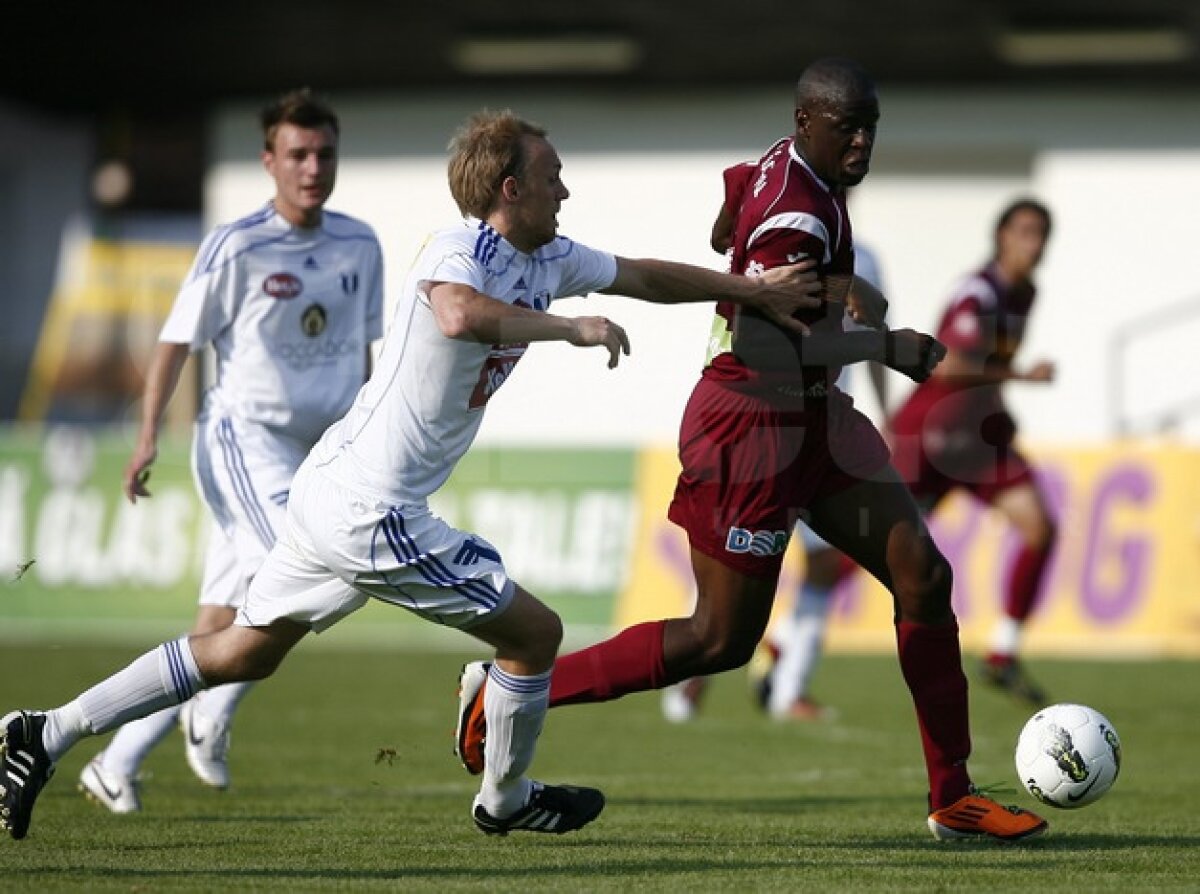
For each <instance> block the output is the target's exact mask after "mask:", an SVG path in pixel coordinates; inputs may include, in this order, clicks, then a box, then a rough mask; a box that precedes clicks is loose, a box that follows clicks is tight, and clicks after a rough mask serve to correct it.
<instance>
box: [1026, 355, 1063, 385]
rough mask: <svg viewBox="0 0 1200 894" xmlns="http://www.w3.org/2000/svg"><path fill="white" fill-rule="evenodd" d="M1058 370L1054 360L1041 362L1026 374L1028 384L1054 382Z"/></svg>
mask: <svg viewBox="0 0 1200 894" xmlns="http://www.w3.org/2000/svg"><path fill="white" fill-rule="evenodd" d="M1056 372H1057V370H1056V369H1055V367H1054V361H1053V360H1039V361H1038V362H1037V363H1035V364H1034V365H1033V366H1032V367H1030V369H1029V372H1027V373H1026V374H1025V381H1026V382H1053V381H1054V374H1055V373H1056Z"/></svg>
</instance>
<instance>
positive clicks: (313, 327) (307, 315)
mask: <svg viewBox="0 0 1200 894" xmlns="http://www.w3.org/2000/svg"><path fill="white" fill-rule="evenodd" d="M327 320H328V317H327V315H326V314H325V308H323V307H321V305H319V304H315V303H314V304H310V305H309V306H308V307H306V308H304V313H302V314H300V331H301V332H303V333H304V334H305V335H307V336H308V337H309V338H316V337H317V336H318V335H320V334H321V333H322V332H324V331H325V324H326V321H327Z"/></svg>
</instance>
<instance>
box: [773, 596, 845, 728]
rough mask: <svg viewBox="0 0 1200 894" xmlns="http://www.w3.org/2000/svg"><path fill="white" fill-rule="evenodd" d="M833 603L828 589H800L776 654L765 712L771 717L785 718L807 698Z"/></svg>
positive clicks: (823, 643) (819, 659) (823, 642)
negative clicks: (795, 706)
mask: <svg viewBox="0 0 1200 894" xmlns="http://www.w3.org/2000/svg"><path fill="white" fill-rule="evenodd" d="M832 602H833V590H832V589H831V588H827V587H814V586H812V585H811V584H807V583H806V584H805V585H804V586H802V587H801V588H800V593H799V594H798V595H797V597H796V607H795V610H794V611H793V613H792V618H791V622H790V623H789V624H788V626H787V635H786V637H784V641H783V643H782V645H781V648H780V650H779V660H778V661H777V662H776V663H775V669H774V670H773V671H771V699H770V702H769V703H768V704H767V710H768V711H769V712H770V713H771V716H772V717H786V716H787V715H788V712H789V711H790V710H791V707H792V705H793V704H795V703H796V701H797V700H798V699H801V698H805V697H807V696H808V692H809V687H810V686H811V685H812V678H813V673H814V672H815V671H816V669H817V665H818V664H819V663H820V661H821V652H822V649H823V647H824V645H825V629H826V628H827V627H828V626H829V606H830V605H831V603H832Z"/></svg>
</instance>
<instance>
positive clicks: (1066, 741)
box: [1016, 705, 1121, 809]
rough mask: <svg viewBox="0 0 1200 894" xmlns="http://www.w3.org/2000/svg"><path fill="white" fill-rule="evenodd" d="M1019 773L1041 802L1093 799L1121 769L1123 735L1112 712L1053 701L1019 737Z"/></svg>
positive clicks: (1061, 803)
mask: <svg viewBox="0 0 1200 894" xmlns="http://www.w3.org/2000/svg"><path fill="white" fill-rule="evenodd" d="M1016 757H1017V775H1018V776H1020V777H1021V782H1022V783H1023V784H1024V786H1025V788H1026V789H1028V790H1029V794H1031V795H1033V796H1034V797H1035V798H1037V799H1038V800H1039V801H1041V802H1042V803H1043V804H1049V805H1050V806H1051V807H1065V808H1068V809H1070V808H1075V807H1083V806H1084V805H1086V804H1091V803H1092V802H1093V801H1095V800H1096V799H1098V798H1099V797H1100V796H1101V795H1103V794H1104V793H1105V792H1106V791H1108V790H1109V789H1110V788H1111V787H1112V784H1113V782H1115V781H1116V779H1117V774H1118V773H1120V772H1121V740H1120V739H1119V738H1117V731H1116V730H1115V729H1113V725H1112V724H1111V723H1109V722H1108V718H1107V717H1105V716H1104V715H1103V714H1101V713H1100V712H1099V711H1094V710H1092V709H1091V708H1089V707H1087V706H1086V705H1050V707H1048V708H1042V709H1041V710H1040V711H1038V712H1037V713H1036V714H1034V715H1033V716H1032V717H1031V718H1029V722H1028V723H1026V724H1025V728H1024V729H1023V730H1021V735H1020V736H1018V737H1017V756H1016Z"/></svg>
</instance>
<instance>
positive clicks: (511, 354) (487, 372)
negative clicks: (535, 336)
mask: <svg viewBox="0 0 1200 894" xmlns="http://www.w3.org/2000/svg"><path fill="white" fill-rule="evenodd" d="M528 347H529V345H527V344H519V345H493V346H492V351H491V353H490V354H488V356H487V360H485V361H484V363H483V369H481V370H480V371H479V381H478V382H476V383H475V388H474V389H473V390H472V391H471V397H470V400H468V401H467V406H468V407H470V408H471V409H478V408H479V407H482V406H483V405H484V404H486V403H487V402H488V400H489V399H490V398H491V396H492V395H493V394H495V393H496V391H497V390H498V389H499V388H500V386H501V385H503V384H504V382H505V380H506V379H507V378H508V377H509V376H510V375H512V371H513V370H514V369H516V367H517V362H518V361H519V360H520V359H521V358H522V357H523V356H525V351H526V349H527V348H528Z"/></svg>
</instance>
